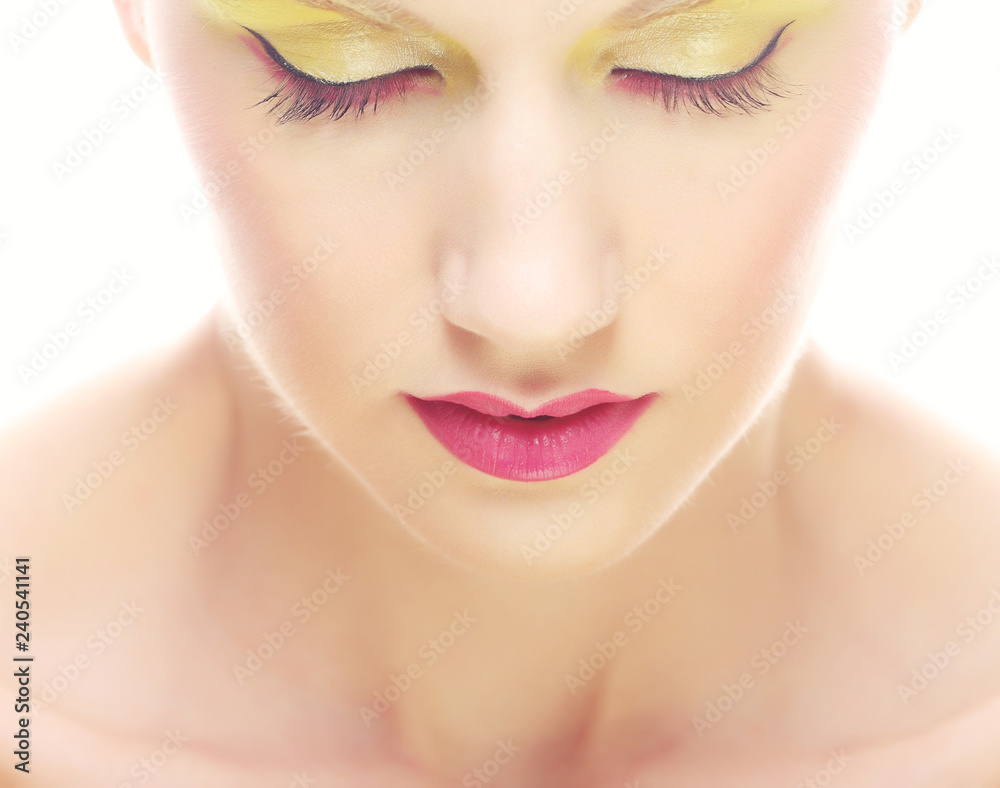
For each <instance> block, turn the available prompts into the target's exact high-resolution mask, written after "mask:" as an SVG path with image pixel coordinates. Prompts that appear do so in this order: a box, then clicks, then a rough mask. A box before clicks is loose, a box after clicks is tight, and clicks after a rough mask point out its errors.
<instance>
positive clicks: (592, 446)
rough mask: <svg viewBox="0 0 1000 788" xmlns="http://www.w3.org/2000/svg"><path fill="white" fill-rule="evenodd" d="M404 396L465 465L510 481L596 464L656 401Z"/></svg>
mask: <svg viewBox="0 0 1000 788" xmlns="http://www.w3.org/2000/svg"><path fill="white" fill-rule="evenodd" d="M404 396H405V397H406V400H407V402H409V404H410V406H411V407H412V408H413V410H414V411H415V412H416V414H417V416H419V417H420V420H421V421H423V423H424V425H425V426H426V427H427V429H428V430H429V431H430V433H431V435H433V436H434V437H435V438H436V439H437V440H438V442H439V443H440V444H441V445H442V446H444V448H445V449H447V450H448V451H449V452H450V453H451V454H453V455H454V456H455V457H457V458H458V459H460V460H461V461H462V462H464V463H465V464H466V465H469V466H471V467H473V468H475V469H476V470H478V471H482V472H483V473H487V474H489V475H490V476H495V477H496V478H498V479H506V480H509V481H519V482H533V481H549V480H551V479H559V478H561V477H563V476H569V475H571V474H574V473H577V472H578V471H581V470H583V469H584V468H586V467H587V466H589V465H593V464H594V463H595V462H597V461H598V460H599V459H600V458H601V457H603V456H604V455H605V454H607V453H608V452H609V451H611V449H612V448H613V447H614V445H615V444H616V443H617V442H618V441H619V440H620V439H621V438H622V437H623V436H624V435H625V434H626V433H627V432H628V431H629V430H630V429H631V428H632V425H633V424H635V422H636V420H637V419H638V418H639V417H640V416H641V415H642V414H643V413H644V412H645V410H646V409H647V408H648V407H649V406H650V405H651V404H652V403H653V400H654V398H655V397H656V396H657V395H656V394H647V395H645V396H643V397H639V398H637V399H633V398H631V397H625V396H622V395H619V394H612V393H611V392H608V391H599V390H597V389H589V390H587V391H581V392H577V393H576V394H571V395H569V396H568V397H561V398H559V399H555V400H551V401H550V402H546V403H545V404H544V405H540V406H539V407H537V408H535V409H534V410H533V411H527V410H525V409H523V408H521V407H519V406H518V405H515V404H514V403H512V402H508V401H507V400H503V399H500V398H498V397H493V396H491V395H489V394H484V393H481V392H475V391H470V392H462V393H459V394H449V395H445V396H441V397H432V398H427V399H421V398H419V397H415V396H413V395H411V394H404Z"/></svg>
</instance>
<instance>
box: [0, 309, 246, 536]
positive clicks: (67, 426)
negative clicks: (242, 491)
mask: <svg viewBox="0 0 1000 788" xmlns="http://www.w3.org/2000/svg"><path fill="white" fill-rule="evenodd" d="M206 329H207V323H203V324H202V325H200V326H199V327H198V328H197V329H195V330H193V331H192V332H191V333H190V334H188V335H186V336H185V337H183V338H182V339H181V340H180V341H178V343H177V344H176V345H175V346H174V347H172V348H170V349H168V350H166V351H163V352H162V353H158V354H156V355H154V356H152V357H150V358H145V359H141V360H137V361H134V362H131V363H128V364H126V365H124V366H122V367H120V368H118V369H116V370H115V371H114V372H112V373H111V374H110V375H106V376H102V377H101V378H99V379H97V380H94V381H91V382H89V383H88V384H86V385H84V386H82V387H80V388H78V389H75V390H72V391H70V392H69V393H67V394H64V395H62V396H60V397H59V398H57V399H55V400H53V401H52V402H50V403H48V404H46V405H45V406H44V407H42V408H40V409H38V410H36V411H34V412H32V413H29V414H28V415H27V416H25V417H23V418H21V419H19V420H18V421H17V422H15V423H11V424H8V425H6V426H4V427H3V428H2V429H0V523H2V525H0V528H2V530H3V532H4V533H3V537H4V542H5V543H6V544H9V545H17V549H18V550H20V551H25V552H28V551H30V550H31V549H32V547H38V548H40V549H44V550H50V549H51V548H52V547H54V545H55V544H60V543H61V544H62V545H63V546H64V547H65V548H66V549H67V550H71V549H72V545H73V542H74V541H76V540H77V539H80V540H84V541H90V542H92V541H93V540H94V539H95V537H97V536H98V534H99V532H102V531H103V532H106V531H107V530H108V529H110V528H112V527H114V525H115V524H119V523H123V522H125V521H129V522H133V523H134V522H143V521H148V519H149V516H150V514H151V513H154V512H157V511H167V512H172V511H175V508H176V506H177V505H178V504H182V503H183V502H184V501H185V500H188V501H194V500H195V499H197V498H198V494H199V487H200V486H203V485H205V484H206V483H210V482H211V480H212V478H213V473H215V472H217V471H216V470H213V469H212V468H211V467H210V462H211V460H210V459H209V457H210V456H212V458H213V459H215V458H217V456H218V454H217V453H215V454H214V455H213V453H212V451H211V447H212V446H213V445H218V444H219V442H220V441H222V440H224V437H225V434H226V432H227V431H228V429H229V424H228V421H227V419H226V417H225V415H226V414H225V407H226V403H225V401H224V397H223V395H222V390H223V388H222V386H221V385H220V383H219V373H218V368H217V364H215V362H214V359H213V355H212V354H213V352H214V351H213V350H212V346H211V343H210V342H208V341H206V337H207V336H208V334H207V331H206ZM180 476H183V477H184V479H183V484H181V483H180V481H181V479H180V478H179V477H180ZM56 536H57V537H58V541H57V542H54V541H53V537H56ZM63 552H65V551H63Z"/></svg>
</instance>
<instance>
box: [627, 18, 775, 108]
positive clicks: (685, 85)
mask: <svg viewBox="0 0 1000 788" xmlns="http://www.w3.org/2000/svg"><path fill="white" fill-rule="evenodd" d="M791 24H792V22H789V23H788V24H787V25H785V26H784V27H782V28H781V29H780V30H779V31H778V32H777V33H776V34H775V35H774V37H773V38H772V39H771V41H770V42H769V43H768V45H767V46H766V47H765V48H764V50H763V51H762V52H761V53H760V54H759V55H758V56H757V57H756V58H755V59H754V61H753V62H752V63H750V64H749V65H748V66H745V67H743V68H741V69H739V70H738V71H734V72H731V73H728V74H718V75H715V76H709V77H682V76H677V75H675V74H660V73H657V72H653V71H642V70H639V69H629V68H614V69H612V70H611V73H610V76H611V77H612V78H613V79H614V84H615V86H616V87H618V88H622V89H624V90H628V91H629V92H631V93H637V94H641V95H645V96H650V97H652V98H654V99H659V100H662V101H663V105H664V107H665V109H666V110H667V112H671V113H673V112H677V111H679V110H681V109H687V111H688V113H689V114H690V112H691V110H692V109H695V110H698V111H700V112H705V113H708V114H711V115H718V116H723V115H727V114H732V113H741V114H747V115H750V114H754V113H757V112H763V111H766V110H768V109H770V108H771V104H772V101H773V100H774V99H779V98H786V97H787V96H789V95H790V94H791V92H792V90H793V88H794V86H793V85H791V84H789V83H788V82H785V81H784V80H783V79H782V78H781V77H779V76H778V75H777V73H776V72H775V71H774V69H773V68H772V67H771V65H770V62H769V58H770V57H771V55H772V54H773V53H774V51H775V49H777V47H778V43H779V42H780V41H781V37H782V35H783V34H784V32H785V31H786V30H787V29H788V27H789V26H790V25H791Z"/></svg>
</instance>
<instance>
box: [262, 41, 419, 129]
mask: <svg viewBox="0 0 1000 788" xmlns="http://www.w3.org/2000/svg"><path fill="white" fill-rule="evenodd" d="M244 29H245V30H246V31H247V32H248V33H250V34H251V35H253V36H254V38H256V39H257V42H258V43H259V44H260V46H261V47H262V48H263V54H264V56H265V57H266V62H267V65H268V66H269V67H270V68H271V75H272V77H273V78H275V79H278V80H280V84H279V85H278V87H277V88H275V89H274V90H273V91H272V92H271V93H270V95H268V96H266V97H265V98H263V99H261V100H260V101H258V102H257V103H256V104H254V105H253V106H255V107H256V106H260V105H262V104H270V105H271V106H270V107H268V110H267V114H268V115H277V121H278V123H293V122H304V121H308V120H312V119H313V118H318V117H320V116H321V115H326V114H327V113H329V118H328V119H329V120H340V119H341V118H342V117H344V116H345V115H346V114H347V113H348V112H351V111H352V110H353V111H354V113H355V117H356V118H360V117H361V116H362V115H364V113H365V110H366V109H367V108H368V107H369V106H371V108H372V112H373V113H374V112H375V111H376V110H377V109H378V105H379V102H380V101H386V100H388V99H391V98H396V97H398V96H402V95H403V94H404V93H406V91H407V88H408V87H410V85H411V84H412V83H413V82H414V80H416V79H419V78H420V77H422V76H428V75H436V74H437V71H436V70H435V69H433V68H431V67H430V66H426V67H417V68H409V69H404V70H402V71H397V72H395V73H392V74H384V75H382V76H379V77H373V78H371V79H363V80H359V81H357V82H325V81H323V80H319V79H316V78H315V77H312V76H310V75H308V74H304V73H302V72H301V71H299V70H298V69H296V68H295V66H293V65H292V64H291V63H289V62H288V61H287V60H285V58H284V57H283V56H282V55H281V53H280V52H278V51H277V50H276V49H275V48H274V46H273V45H272V44H271V42H270V41H268V40H267V39H266V38H264V37H263V36H262V35H260V34H259V33H257V32H256V31H254V30H251V29H250V28H249V27H244ZM261 59H262V60H263V59H265V58H264V57H262V58H261Z"/></svg>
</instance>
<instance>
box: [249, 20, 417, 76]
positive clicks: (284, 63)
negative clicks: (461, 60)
mask: <svg viewBox="0 0 1000 788" xmlns="http://www.w3.org/2000/svg"><path fill="white" fill-rule="evenodd" d="M241 27H242V28H243V29H244V30H246V31H247V32H248V33H250V35H252V36H253V37H254V38H256V39H257V41H258V42H259V43H260V45H261V46H262V47H263V48H264V52H265V54H266V55H267V56H268V57H269V58H271V60H273V61H274V62H275V64H276V65H278V66H279V67H280V68H282V69H284V70H285V71H287V72H288V73H289V74H292V75H293V76H296V77H299V78H300V79H307V80H311V81H312V82H318V83H319V84H321V85H331V86H344V85H352V84H357V83H358V82H370V81H371V80H374V79H381V78H382V77H388V76H392V75H393V74H397V73H400V72H402V71H410V70H413V69H419V68H434V66H432V65H429V64H420V65H415V66H408V67H407V68H403V69H397V70H396V71H392V72H388V73H385V74H379V75H378V76H373V77H368V78H367V79H360V80H348V81H346V82H332V81H330V80H328V79H323V78H322V77H317V76H316V75H315V74H310V73H308V72H306V71H303V70H302V69H300V68H298V67H296V66H295V65H293V64H292V63H290V62H289V61H288V59H287V58H286V57H285V56H284V55H282V54H281V53H280V52H279V51H278V49H277V47H275V46H274V44H272V43H271V42H270V41H268V40H267V38H265V37H264V36H263V35H261V34H260V33H258V32H257V31H256V30H253V29H251V28H249V27H247V26H246V25H241Z"/></svg>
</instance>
